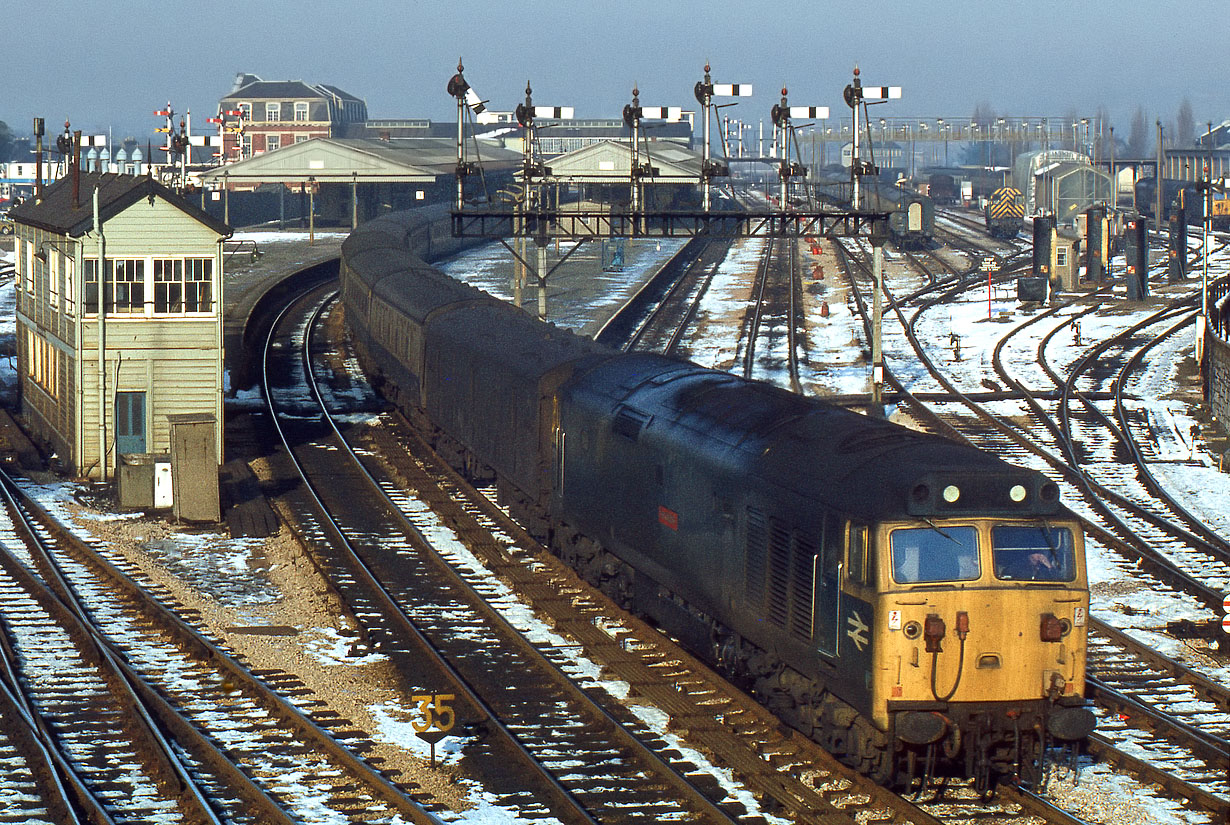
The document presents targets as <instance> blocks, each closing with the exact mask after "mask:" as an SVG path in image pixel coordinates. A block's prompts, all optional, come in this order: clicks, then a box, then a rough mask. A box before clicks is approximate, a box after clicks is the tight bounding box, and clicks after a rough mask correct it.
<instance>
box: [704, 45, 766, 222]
mask: <svg viewBox="0 0 1230 825" xmlns="http://www.w3.org/2000/svg"><path fill="white" fill-rule="evenodd" d="M693 92H694V93H695V95H696V101H697V102H698V103H700V107H701V110H702V111H701V122H702V124H703V125H702V130H703V132H704V155H703V159H702V160H701V166H700V180H701V192H702V204H703V207H704V210H705V211H706V212H708V211H709V205H710V194H709V187H710V184H711V181H712V179H713V178H715V177H725V176H727V175H729V174H730V166H729V165H728V164H727V163H726V162H725V161H722V162H718V161H715V160H713V159H712V158H711V157H710V150H709V111H710V109H711V108H712V107H713V98H715V97H751V96H752V84H751V83H714V82H713V79H712V78H711V77H710V76H709V64H708V63H706V64H705V79H704V80H699V81H697V82H696V86H695V88H694V89H693ZM722 105H724V106H734V105H735V104H734V103H725V104H722ZM719 135H720V136H721V139H722V147H723V154H724V155H726V154H728V153H727V152H726V150H725V148H726V137H725V135H722V134H721V124H720V123H719Z"/></svg>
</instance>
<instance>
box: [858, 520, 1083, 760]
mask: <svg viewBox="0 0 1230 825" xmlns="http://www.w3.org/2000/svg"><path fill="white" fill-rule="evenodd" d="M877 532H878V534H877V536H876V539H877V547H878V548H880V551H879V553H878V557H879V559H880V560H881V564H880V569H879V571H878V584H879V588H878V589H879V597H878V598H879V600H880V603H879V604H878V605H877V608H878V609H877V610H876V616H877V617H880V621H881V628H880V630H881V631H882V632H881V635H880V639H881V641H882V644H880V645H878V646H877V648H876V660H875V664H874V667H875V677H874V678H873V691H872V703H873V707H874V716H875V720H876V722H877V724H878V725H879V726H882V727H883V728H884V729H886V730H891V731H893V736H894V739H895V740H896V741H897V742H898V743H899V747H900V748H901V749H902V750H903V751H904V752H905V753H904V755H905V756H906V757H907V758H909V759H910V760H913V758H914V757H916V756H920V757H923V758H924V763H925V765H926V767H925V768H924V770H928V771H929V770H930V769H931V766H934V765H939V764H942V763H945V762H947V763H954V764H955V766H957V768H958V770H960V772H961V773H963V774H964V775H966V776H975V777H987V778H989V777H992V776H998V775H1005V774H1007V775H1013V774H1018V775H1025V776H1030V775H1032V774H1033V773H1035V772H1036V770H1037V769H1038V766H1039V764H1040V762H1041V757H1042V752H1043V750H1044V749H1045V748H1046V747H1047V745H1048V744H1049V743H1052V742H1071V741H1079V740H1082V739H1084V738H1085V737H1086V736H1087V735H1088V733H1089V732H1090V730H1091V729H1092V726H1093V716H1092V714H1091V713H1090V712H1089V711H1088V710H1087V709H1086V708H1085V706H1084V705H1085V703H1084V687H1085V659H1086V635H1087V617H1088V609H1089V590H1088V584H1087V581H1086V574H1085V563H1084V544H1083V535H1082V532H1081V529H1080V525H1079V523H1078V522H1076V521H1075V520H1074V519H1072V518H1071V517H1070V516H1060V517H1058V518H1054V517H1051V518H1048V517H1041V516H1031V517H971V518H960V517H952V516H949V517H946V518H943V519H941V520H933V519H924V520H923V521H922V522H919V521H903V522H899V523H886V524H883V525H881V526H880V528H879V530H878V531H877ZM911 766H912V761H911Z"/></svg>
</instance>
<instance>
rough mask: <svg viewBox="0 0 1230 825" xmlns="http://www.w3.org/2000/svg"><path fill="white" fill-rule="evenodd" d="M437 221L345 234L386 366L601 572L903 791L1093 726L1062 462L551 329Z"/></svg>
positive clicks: (586, 567)
mask: <svg viewBox="0 0 1230 825" xmlns="http://www.w3.org/2000/svg"><path fill="white" fill-rule="evenodd" d="M419 221H420V219H418V218H414V217H406V216H401V217H398V216H391V217H389V218H385V219H382V220H380V221H377V222H373V224H369V225H365V226H363V227H360V228H359V229H358V230H356V231H355V232H354V233H353V234H352V235H351V237H350V238H349V239H348V240H347V241H346V243H345V244H344V245H343V259H342V279H343V284H342V294H343V298H344V303H345V309H344V313H345V317H346V321H347V324H348V325H349V327H350V328H351V330H352V334H353V337H354V340H355V342H356V344H357V346H358V348H359V351H360V357H361V359H362V360H363V363H364V366H365V368H366V369H367V370H368V371H369V373H370V374H371V375H372V376H373V378H374V380H375V381H376V382H377V383H378V385H380V386H381V387H382V389H383V391H384V392H385V394H386V395H388V396H389V397H391V398H392V399H394V400H395V401H396V403H397V404H398V405H399V406H400V407H401V408H402V409H403V410H405V411H406V412H407V414H408V415H409V416H410V417H411V418H412V419H413V420H415V421H416V422H418V423H419V424H420V425H422V426H423V427H424V428H425V429H426V431H427V432H428V433H429V434H430V435H431V437H432V439H433V440H434V442H435V444H436V445H437V448H438V449H439V450H440V451H441V452H442V454H444V455H445V456H446V457H448V458H449V459H450V460H451V461H453V463H454V464H456V465H457V466H458V467H459V468H461V469H462V470H463V471H465V472H466V473H468V474H469V475H470V476H471V477H474V478H478V479H492V478H493V479H495V481H496V482H497V486H498V489H499V491H500V495H501V497H502V498H503V500H504V503H505V504H507V505H508V506H509V508H510V510H511V511H512V512H513V513H514V514H515V515H516V516H517V517H518V518H519V519H520V520H521V521H522V522H523V523H524V524H525V525H526V526H527V527H528V528H529V529H530V530H531V532H533V533H534V534H535V535H537V536H538V537H539V538H540V539H541V540H542V541H544V542H545V543H547V544H548V545H549V546H550V547H551V549H552V550H553V552H555V553H556V554H558V555H559V556H560V557H561V558H562V559H564V560H565V561H567V562H568V563H569V564H570V565H572V566H573V567H574V568H575V569H577V570H578V572H579V573H580V574H581V575H582V576H583V577H584V578H585V579H587V580H588V581H590V582H591V583H592V584H594V585H596V586H598V587H600V588H602V589H603V590H604V591H605V592H607V593H608V594H610V595H611V596H612V597H613V598H615V599H616V600H617V601H618V602H620V603H621V604H622V605H624V606H625V607H628V608H629V609H632V610H634V611H635V612H637V613H639V614H641V615H643V616H646V617H648V618H650V619H651V620H653V621H655V622H656V623H658V624H659V625H660V626H661V627H662V628H663V629H664V630H666V631H668V632H670V633H671V634H672V635H674V636H676V637H677V638H679V639H680V640H681V641H682V642H683V643H684V644H685V645H687V646H688V647H689V648H691V649H692V650H693V651H694V652H696V653H697V654H698V655H700V656H702V657H704V658H706V659H707V660H708V661H709V662H711V663H712V664H713V665H714V666H715V667H718V668H719V669H721V670H722V671H724V672H725V673H726V674H727V675H728V676H729V677H730V678H731V679H732V680H734V681H735V682H736V683H739V684H741V685H743V686H745V687H747V688H748V689H750V690H752V691H753V692H754V693H755V694H756V695H757V696H758V697H759V698H760V699H761V701H763V702H764V703H765V704H766V705H768V706H769V707H770V708H771V709H773V710H774V711H775V712H776V713H777V714H778V715H779V716H780V717H781V718H782V719H784V720H785V721H787V722H788V723H790V724H791V725H793V726H795V727H796V728H798V729H799V730H801V731H803V732H804V733H805V734H807V735H809V736H812V737H813V738H815V739H816V740H818V741H819V742H821V743H822V744H824V745H825V746H826V747H827V748H828V749H829V750H830V751H832V752H833V753H834V754H836V755H837V756H838V757H839V758H841V759H843V760H844V761H845V762H847V763H848V764H850V765H852V766H855V767H857V768H859V769H860V770H862V771H864V772H866V773H868V774H870V775H873V776H875V777H876V778H877V779H879V780H881V781H884V782H886V783H891V782H894V781H898V782H912V781H913V780H914V779H915V778H916V777H919V776H921V777H922V778H923V779H924V780H925V778H926V776H927V775H928V774H933V773H934V774H938V773H944V774H959V775H965V776H972V777H975V778H976V779H977V780H978V782H979V784H980V785H981V786H983V787H986V788H989V787H991V786H992V783H993V782H994V781H995V779H996V778H998V777H1001V776H1004V775H1011V774H1021V775H1023V776H1024V777H1025V778H1027V779H1029V778H1033V779H1037V778H1038V777H1039V776H1040V770H1041V767H1042V761H1043V759H1044V758H1045V753H1046V749H1047V746H1048V744H1050V743H1051V742H1052V741H1055V740H1060V741H1064V742H1079V741H1080V740H1081V739H1083V738H1084V737H1085V736H1086V735H1087V734H1088V733H1089V731H1090V730H1091V729H1092V726H1093V717H1092V714H1091V713H1090V712H1089V711H1088V710H1087V709H1086V708H1085V706H1084V700H1083V689H1084V678H1085V670H1084V667H1085V645H1086V628H1085V617H1086V615H1087V612H1086V611H1087V609H1088V590H1087V587H1086V579H1085V569H1084V554H1083V537H1082V534H1081V529H1080V526H1079V522H1078V521H1077V520H1076V519H1075V518H1074V517H1073V516H1072V514H1071V513H1070V512H1068V511H1067V510H1066V509H1065V508H1064V507H1063V506H1062V504H1061V503H1060V501H1059V491H1058V488H1057V486H1056V485H1055V484H1054V483H1052V482H1051V481H1049V480H1048V479H1047V478H1046V477H1045V476H1043V475H1042V474H1040V473H1038V472H1035V471H1032V470H1027V469H1021V468H1018V467H1015V466H1013V465H1010V464H1007V463H1005V462H1003V461H1000V460H999V459H996V458H994V457H992V456H990V455H989V454H986V453H983V452H981V451H979V450H977V449H974V448H972V447H969V446H966V445H961V444H957V443H954V442H951V441H948V440H945V439H943V438H939V437H937V436H932V435H928V434H923V433H919V432H916V431H913V430H909V429H906V428H903V427H900V426H897V425H894V424H891V423H888V422H886V421H882V420H875V419H871V418H868V417H866V416H862V415H858V414H856V413H854V412H851V411H848V410H844V409H841V408H838V407H834V406H831V405H827V404H824V403H822V402H819V401H817V400H815V399H810V398H805V397H802V396H799V395H795V394H792V393H789V392H786V391H784V390H781V389H778V388H774V387H771V386H769V385H766V384H762V383H759V382H755V381H748V380H745V379H743V378H739V377H736V376H733V375H730V374H727V373H723V372H718V371H714V370H710V369H705V368H702V367H699V366H696V365H694V364H690V363H688V362H684V361H679V360H674V359H670V358H666V357H662V356H657V355H651V354H644V353H641V354H635V353H634V354H622V353H618V352H615V351H612V350H609V349H607V348H605V347H602V346H600V345H598V344H596V343H594V342H592V341H590V340H589V339H587V338H583V337H580V336H577V335H574V334H572V333H570V332H567V331H564V330H561V329H558V328H556V327H554V326H552V325H550V324H546V323H543V322H540V321H537V320H536V319H533V318H531V317H529V316H528V315H526V314H524V313H522V312H521V311H519V310H516V309H514V308H512V307H510V306H508V305H506V304H504V303H502V302H500V301H497V300H496V299H494V298H492V297H491V296H489V295H486V294H485V293H483V292H480V291H479V290H476V289H473V288H471V287H468V286H465V285H462V284H459V283H457V282H456V281H454V280H452V279H450V278H448V277H447V276H444V275H443V274H441V273H440V272H438V271H437V270H435V269H433V268H432V267H430V266H429V265H427V264H425V263H424V262H423V261H422V260H421V259H419V258H418V256H417V255H416V254H415V248H414V246H413V243H414V238H415V237H430V233H427V234H424V230H423V229H422V227H421V225H419V223H418V222H419ZM401 224H405V225H406V226H409V227H411V228H412V230H413V231H409V232H408V231H406V230H405V229H403V228H402V227H401ZM415 226H417V227H418V228H417V229H413V227H415ZM416 233H417V234H416Z"/></svg>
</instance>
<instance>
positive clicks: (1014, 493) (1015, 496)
mask: <svg viewBox="0 0 1230 825" xmlns="http://www.w3.org/2000/svg"><path fill="white" fill-rule="evenodd" d="M1026 495H1027V494H1026V492H1025V486H1024V485H1022V484H1013V485H1012V489H1011V490H1009V491H1008V498H1010V499H1012V500H1013V501H1015V502H1016V503H1017V504H1020V503H1021V502H1022V501H1024V500H1025V496H1026Z"/></svg>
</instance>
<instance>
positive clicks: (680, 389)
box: [586, 355, 1046, 519]
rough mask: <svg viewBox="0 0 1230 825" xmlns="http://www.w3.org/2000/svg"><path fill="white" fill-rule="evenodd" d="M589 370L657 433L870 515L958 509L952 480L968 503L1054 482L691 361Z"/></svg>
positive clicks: (630, 359)
mask: <svg viewBox="0 0 1230 825" xmlns="http://www.w3.org/2000/svg"><path fill="white" fill-rule="evenodd" d="M586 380H588V381H594V382H598V383H600V384H602V385H603V386H605V388H606V389H607V392H609V393H610V395H612V396H614V397H615V398H616V399H620V400H621V401H622V404H621V406H624V407H627V408H628V409H630V410H633V411H634V412H635V413H636V414H637V415H638V416H640V417H642V418H643V419H644V420H645V421H646V423H645V425H644V426H645V431H646V436H645V437H647V438H649V437H652V436H653V434H654V433H655V431H656V432H657V433H658V434H660V435H662V437H669V432H670V428H686V429H687V430H689V431H691V432H692V433H695V434H703V436H704V437H705V438H706V439H707V440H708V443H710V444H712V445H713V454H712V455H710V456H709V458H710V460H711V461H712V462H713V463H714V464H716V465H720V466H724V467H725V468H726V469H727V471H728V472H730V473H732V474H734V475H737V476H744V477H757V478H760V479H762V480H763V481H764V482H765V483H768V484H774V485H777V486H780V487H782V488H784V489H787V490H791V491H795V492H797V493H799V494H801V495H803V496H805V497H807V498H811V499H814V500H819V501H824V502H826V503H827V504H829V505H831V506H834V507H837V508H839V509H841V510H843V511H845V512H847V513H850V514H851V515H859V516H863V517H865V518H868V519H874V518H884V517H892V516H894V515H896V516H903V515H905V513H906V511H907V508H909V507H914V510H912V512H916V513H917V514H921V515H925V514H926V513H927V512H940V511H946V512H953V511H955V510H956V509H959V508H955V507H949V506H947V505H944V504H942V503H939V502H938V499H937V496H938V494H939V492H940V490H941V489H942V488H943V487H945V486H949V485H952V484H957V485H959V486H961V487H963V488H964V490H965V492H964V496H965V498H964V500H963V502H962V506H963V507H969V508H973V507H975V506H977V507H981V508H983V509H985V510H993V509H996V508H997V507H998V505H1000V504H1003V503H1004V501H1003V500H1001V499H1002V496H1000V497H999V498H996V496H997V495H998V494H997V493H996V492H995V491H996V490H999V489H1000V488H1001V487H1002V488H1003V490H1007V489H1008V486H1009V484H1021V485H1024V486H1025V487H1026V488H1027V489H1029V490H1030V491H1031V496H1033V494H1034V493H1036V492H1037V491H1038V490H1040V489H1041V487H1042V486H1043V485H1044V484H1045V483H1046V480H1045V477H1044V476H1042V474H1041V473H1037V472H1036V471H1034V470H1029V469H1025V468H1019V467H1015V466H1014V465H1011V464H1008V463H1007V462H1004V461H1002V460H1000V459H998V458H996V457H995V456H992V455H991V454H989V453H986V452H983V451H981V450H979V449H977V448H975V447H972V446H969V445H966V444H960V443H957V442H954V441H950V440H948V439H946V438H942V437H940V436H937V435H931V434H928V433H922V432H918V431H916V430H911V429H909V428H906V427H903V426H900V425H898V424H893V423H891V422H888V421H885V420H881V419H875V418H870V417H868V416H865V415H861V414H859V413H856V412H853V411H851V410H847V409H845V408H842V407H838V406H835V405H831V404H826V403H824V402H823V401H821V400H817V399H813V398H807V397H804V396H800V395H797V394H795V393H791V392H789V391H787V390H784V389H781V388H778V387H774V386H771V385H769V384H765V383H762V382H759V381H748V380H746V379H743V378H740V377H738V376H734V375H731V374H729V373H724V372H719V371H716V370H710V369H706V368H703V367H699V366H696V365H693V364H688V363H686V362H680V361H674V360H672V359H667V358H662V357H657V356H650V355H640V356H635V357H634V356H625V357H622V358H617V359H611V360H609V361H606V362H604V363H602V364H601V365H600V366H598V367H597V368H596V369H594V370H593V371H592V372H591V373H590V374H589V375H588V376H587V377H586ZM992 488H994V489H992ZM924 489H925V491H926V492H925V494H924V493H921V492H920V490H924ZM992 499H994V501H992ZM1031 505H1032V501H1031ZM1000 509H1006V510H1020V509H1022V508H1021V507H1018V506H1016V505H1008V506H1006V507H1004V508H1000Z"/></svg>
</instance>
